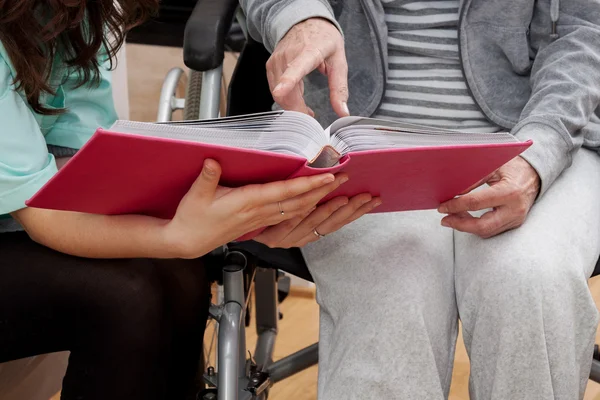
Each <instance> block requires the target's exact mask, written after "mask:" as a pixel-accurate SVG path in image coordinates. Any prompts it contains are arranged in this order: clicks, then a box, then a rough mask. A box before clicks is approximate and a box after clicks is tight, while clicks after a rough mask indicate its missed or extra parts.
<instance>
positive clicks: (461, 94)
mask: <svg viewBox="0 0 600 400" xmlns="http://www.w3.org/2000/svg"><path fill="white" fill-rule="evenodd" d="M382 3H383V7H384V9H385V14H386V15H385V20H386V24H387V26H388V62H389V75H388V81H387V85H386V92H385V95H384V98H383V103H382V104H381V106H380V108H379V110H378V112H377V114H376V115H377V116H379V117H383V118H394V119H398V120H402V121H405V122H410V123H420V124H425V125H430V126H433V127H439V128H446V129H457V130H462V131H465V132H495V131H498V130H500V129H499V128H498V127H497V126H495V125H494V124H492V123H490V122H489V121H488V120H487V119H486V118H485V116H484V115H483V114H482V112H481V111H480V110H479V107H478V106H477V105H476V104H475V101H474V100H473V98H472V96H471V94H470V93H469V91H468V88H467V85H466V83H465V78H464V76H463V73H462V70H461V66H460V59H459V54H458V29H457V26H458V12H459V10H458V7H459V0H449V1H433V0H424V1H414V0H382Z"/></svg>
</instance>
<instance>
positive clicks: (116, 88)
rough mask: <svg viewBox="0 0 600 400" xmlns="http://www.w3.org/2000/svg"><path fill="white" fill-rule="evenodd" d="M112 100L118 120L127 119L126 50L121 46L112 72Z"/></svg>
mask: <svg viewBox="0 0 600 400" xmlns="http://www.w3.org/2000/svg"><path fill="white" fill-rule="evenodd" d="M112 86H113V98H114V100H115V108H116V109H117V114H118V115H119V119H129V87H128V85H127V50H126V46H125V45H123V46H122V47H121V50H119V53H118V54H117V68H116V69H115V70H114V71H113V72H112Z"/></svg>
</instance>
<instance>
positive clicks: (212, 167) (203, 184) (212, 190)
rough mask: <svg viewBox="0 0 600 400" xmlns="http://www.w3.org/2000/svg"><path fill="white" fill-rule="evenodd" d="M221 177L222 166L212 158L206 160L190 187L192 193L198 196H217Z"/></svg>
mask: <svg viewBox="0 0 600 400" xmlns="http://www.w3.org/2000/svg"><path fill="white" fill-rule="evenodd" d="M220 179H221V166H220V165H219V163H218V162H216V161H215V160H211V159H206V160H204V166H203V167H202V172H200V175H199V176H198V178H196V181H195V182H194V184H193V185H192V187H191V189H190V194H192V195H194V196H197V197H207V198H211V199H212V198H213V197H215V194H216V191H217V187H218V186H219V180H220Z"/></svg>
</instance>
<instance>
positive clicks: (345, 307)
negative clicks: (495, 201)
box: [304, 150, 600, 400]
mask: <svg viewBox="0 0 600 400" xmlns="http://www.w3.org/2000/svg"><path fill="white" fill-rule="evenodd" d="M440 220H441V215H439V214H438V213H437V212H435V211H418V212H406V213H395V214H379V215H372V216H367V217H364V218H362V219H360V220H358V221H357V222H355V223H353V224H352V225H350V226H348V227H345V228H344V229H342V230H340V231H339V232H337V233H335V234H332V235H329V236H327V237H325V238H323V239H321V240H320V241H318V242H316V243H315V244H313V245H311V246H309V247H308V248H306V249H305V251H304V253H305V256H306V258H307V261H308V263H309V266H310V269H311V272H312V274H313V276H314V278H315V282H316V285H317V300H318V302H319V305H320V307H321V333H320V354H319V357H320V358H319V399H320V400H341V399H343V400H352V399H357V400H358V399H360V400H365V399H385V400H393V399H403V400H404V399H406V400H420V399H426V400H435V399H444V398H447V396H448V392H449V388H450V380H451V377H452V365H453V358H454V349H455V344H456V337H457V324H458V318H460V319H461V321H462V324H463V328H464V341H465V346H466V348H467V351H468V353H469V357H470V360H471V378H470V393H471V399H474V400H487V399H494V400H517V399H519V400H520V399H526V400H529V399H540V400H542V399H543V400H546V399H564V400H573V399H577V398H582V397H583V393H584V390H585V387H586V383H587V377H588V374H589V371H590V364H591V360H592V352H593V345H594V335H595V332H596V326H597V323H598V312H597V310H596V307H595V305H594V301H593V299H592V296H591V294H590V292H589V289H588V286H587V278H588V277H589V276H590V274H591V273H592V271H593V268H594V265H595V262H596V260H597V258H598V254H600V157H599V156H598V155H597V154H596V153H592V152H591V151H588V150H581V151H579V152H578V153H577V155H576V156H575V159H574V162H573V165H572V166H571V167H570V168H569V169H568V170H567V171H565V172H564V173H563V174H562V175H561V177H559V179H558V180H557V181H556V182H555V183H554V184H553V186H552V187H551V188H550V189H549V190H548V191H547V193H546V194H545V195H544V196H543V198H541V199H540V200H539V201H538V202H537V203H536V205H535V206H534V207H533V209H532V210H531V212H530V214H529V216H528V219H527V221H526V223H525V224H524V225H523V226H521V227H520V228H519V229H516V230H513V231H510V232H506V233H504V234H501V235H499V236H496V237H494V238H491V239H481V238H479V237H476V236H474V235H469V234H464V233H460V232H455V231H452V230H450V229H448V228H444V227H442V226H440Z"/></svg>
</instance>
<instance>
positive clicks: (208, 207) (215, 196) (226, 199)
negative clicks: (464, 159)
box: [164, 160, 347, 258]
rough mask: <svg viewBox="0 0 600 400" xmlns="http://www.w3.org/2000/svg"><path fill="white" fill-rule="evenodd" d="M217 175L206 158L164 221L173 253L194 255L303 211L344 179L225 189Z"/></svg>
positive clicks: (321, 178)
mask: <svg viewBox="0 0 600 400" xmlns="http://www.w3.org/2000/svg"><path fill="white" fill-rule="evenodd" d="M220 176H221V167H220V166H219V164H218V163H217V162H216V161H213V160H206V161H205V163H204V168H203V170H202V173H201V174H200V176H199V177H198V178H197V179H196V182H195V183H194V184H193V185H192V187H191V188H190V190H189V192H188V193H187V194H186V195H185V197H184V198H183V199H182V200H181V202H180V204H179V207H178V209H177V213H176V215H175V217H174V218H173V219H172V220H171V221H169V222H168V223H167V224H166V225H165V229H164V234H165V240H166V241H167V243H169V244H170V246H172V247H173V249H174V251H175V253H176V254H177V257H181V258H196V257H200V256H202V255H204V254H206V253H208V252H209V251H211V250H213V249H214V248H216V247H218V246H220V245H222V244H224V243H227V242H230V241H232V240H235V239H237V238H239V237H241V236H243V235H244V234H246V233H248V232H251V231H254V230H256V229H259V228H262V227H265V226H271V225H277V224H280V223H281V222H283V221H286V220H296V219H298V218H299V217H303V216H305V215H308V214H309V213H311V212H312V210H313V209H314V208H315V207H316V205H317V203H318V202H319V201H320V200H321V199H322V198H323V197H325V196H326V195H327V194H329V193H330V192H332V191H334V190H335V189H337V188H338V187H339V186H340V185H341V184H342V183H344V182H345V181H346V180H347V177H346V176H345V175H340V176H337V177H334V176H333V175H332V174H322V175H317V176H311V177H303V178H296V179H290V180H287V181H280V182H273V183H268V184H264V185H248V186H244V187H240V188H236V189H231V188H223V187H220V186H218V184H219V179H220ZM318 215H321V214H320V213H319V214H318ZM315 226H316V225H315ZM325 228H328V226H326V227H325ZM311 229H312V228H311Z"/></svg>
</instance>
